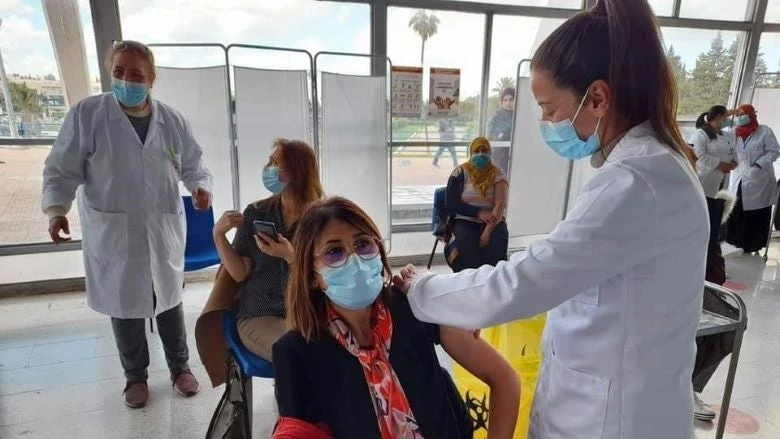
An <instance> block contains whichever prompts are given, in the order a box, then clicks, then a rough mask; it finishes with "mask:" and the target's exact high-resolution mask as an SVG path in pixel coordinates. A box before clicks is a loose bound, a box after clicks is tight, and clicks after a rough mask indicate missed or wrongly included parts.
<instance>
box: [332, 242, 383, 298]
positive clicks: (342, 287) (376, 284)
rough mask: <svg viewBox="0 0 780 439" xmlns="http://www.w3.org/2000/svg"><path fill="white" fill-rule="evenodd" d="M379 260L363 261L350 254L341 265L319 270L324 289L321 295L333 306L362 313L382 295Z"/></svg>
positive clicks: (380, 259) (379, 258) (380, 261)
mask: <svg viewBox="0 0 780 439" xmlns="http://www.w3.org/2000/svg"><path fill="white" fill-rule="evenodd" d="M383 269H384V266H383V265H382V258H381V257H379V256H376V257H375V258H372V259H369V260H365V259H363V258H361V257H360V256H358V255H356V254H352V255H350V256H349V258H348V259H347V262H345V263H344V265H341V266H339V267H325V268H323V269H321V270H320V275H322V280H324V281H325V283H326V284H327V285H328V289H326V290H325V295H327V296H328V298H329V299H330V300H332V301H333V303H335V304H336V305H338V306H340V307H342V308H346V309H350V310H353V311H357V310H361V309H365V308H367V307H369V306H371V304H373V303H374V301H375V300H376V298H377V297H379V293H381V292H382V286H383V285H384V280H383V279H382V270H383Z"/></svg>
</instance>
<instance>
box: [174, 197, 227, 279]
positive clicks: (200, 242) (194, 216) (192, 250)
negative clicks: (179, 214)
mask: <svg viewBox="0 0 780 439" xmlns="http://www.w3.org/2000/svg"><path fill="white" fill-rule="evenodd" d="M182 199H183V200H184V214H185V215H186V217H187V241H186V246H185V248H184V271H185V272H187V271H195V270H200V269H202V268H206V267H211V266H214V265H217V264H219V262H220V261H219V254H218V253H217V246H216V244H214V238H213V235H212V230H213V229H214V209H213V208H211V207H209V210H207V211H200V210H195V206H193V205H192V197H190V196H186V197H182Z"/></svg>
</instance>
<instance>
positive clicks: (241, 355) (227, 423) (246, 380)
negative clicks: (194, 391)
mask: <svg viewBox="0 0 780 439" xmlns="http://www.w3.org/2000/svg"><path fill="white" fill-rule="evenodd" d="M222 331H223V333H224V334H225V342H226V343H227V350H228V352H227V374H226V376H225V393H224V394H223V395H222V398H221V399H220V401H219V405H217V409H216V410H215V411H214V415H213V416H212V417H211V422H210V423H209V429H208V431H207V432H206V438H207V439H210V438H223V437H235V436H234V435H232V433H235V432H240V433H241V436H240V437H244V438H251V437H252V377H258V378H273V377H274V370H273V366H272V365H271V363H270V362H269V361H266V360H264V359H262V358H260V357H258V356H257V355H255V354H253V353H252V352H250V351H249V350H248V349H247V348H246V347H245V346H244V345H243V344H242V343H241V339H240V338H239V337H238V329H237V328H236V314H235V313H234V312H233V311H224V312H223V314H222ZM229 434H230V435H229ZM228 435H229V436H228Z"/></svg>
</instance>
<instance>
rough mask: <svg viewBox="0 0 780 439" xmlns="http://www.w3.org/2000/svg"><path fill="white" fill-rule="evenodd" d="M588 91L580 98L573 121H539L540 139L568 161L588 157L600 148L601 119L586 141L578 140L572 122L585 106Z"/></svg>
mask: <svg viewBox="0 0 780 439" xmlns="http://www.w3.org/2000/svg"><path fill="white" fill-rule="evenodd" d="M588 91H590V88H588ZM588 91H586V92H585V96H583V97H582V101H581V102H580V106H579V108H577V112H576V113H575V114H574V119H573V120H569V119H566V120H562V121H560V122H549V121H546V120H540V121H539V130H540V131H541V132H542V139H544V141H545V142H546V143H547V145H548V146H549V147H550V148H552V150H553V151H555V152H557V153H558V154H559V155H561V156H563V157H564V158H567V159H569V160H579V159H581V158H584V157H588V156H590V155H593V153H594V152H596V151H598V150H599V148H601V141H600V140H599V126H600V125H601V118H599V121H598V123H597V124H596V130H595V131H594V132H593V134H591V135H590V137H588V140H582V139H580V136H579V135H578V134H577V131H576V130H575V129H574V122H575V121H576V120H577V117H578V116H579V115H580V111H581V110H582V106H583V105H585V99H586V98H587V97H588Z"/></svg>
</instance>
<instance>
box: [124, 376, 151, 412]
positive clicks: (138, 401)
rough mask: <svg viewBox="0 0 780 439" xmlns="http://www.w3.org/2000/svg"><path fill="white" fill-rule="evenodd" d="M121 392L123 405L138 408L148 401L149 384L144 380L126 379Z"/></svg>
mask: <svg viewBox="0 0 780 439" xmlns="http://www.w3.org/2000/svg"><path fill="white" fill-rule="evenodd" d="M122 394H123V395H124V397H125V405H127V406H128V407H130V408H134V409H139V408H141V407H143V406H145V405H146V402H147V401H149V386H147V385H146V381H128V382H127V385H125V390H124V391H123V392H122Z"/></svg>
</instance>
